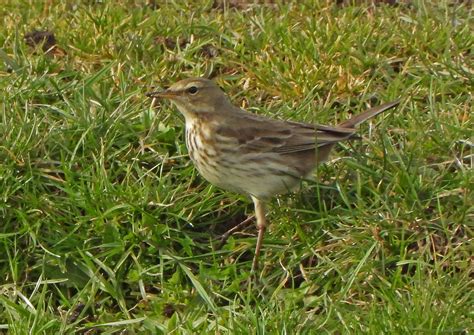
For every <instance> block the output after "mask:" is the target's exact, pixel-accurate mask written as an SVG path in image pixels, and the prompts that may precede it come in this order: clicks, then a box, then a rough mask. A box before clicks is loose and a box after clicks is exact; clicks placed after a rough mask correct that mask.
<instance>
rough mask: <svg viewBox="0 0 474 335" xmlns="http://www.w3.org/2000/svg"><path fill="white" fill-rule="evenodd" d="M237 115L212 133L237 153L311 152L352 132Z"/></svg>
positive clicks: (344, 137) (344, 129)
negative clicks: (228, 142) (227, 140)
mask: <svg viewBox="0 0 474 335" xmlns="http://www.w3.org/2000/svg"><path fill="white" fill-rule="evenodd" d="M238 114H239V115H236V117H235V119H234V120H233V121H234V122H229V123H227V124H226V125H220V126H219V127H217V129H215V132H216V133H217V134H218V135H221V136H224V137H227V138H233V139H234V142H235V144H236V145H238V146H239V150H240V151H241V152H242V151H243V152H275V153H284V154H289V153H295V152H302V151H308V150H315V149H316V147H321V146H324V145H327V144H331V143H336V142H339V141H342V140H345V139H348V138H350V137H352V136H353V135H354V132H355V130H354V129H352V128H342V127H330V126H323V125H310V124H306V123H299V122H291V121H280V120H274V119H269V118H265V117H262V116H259V115H255V114H250V113H247V112H245V111H240V112H238Z"/></svg>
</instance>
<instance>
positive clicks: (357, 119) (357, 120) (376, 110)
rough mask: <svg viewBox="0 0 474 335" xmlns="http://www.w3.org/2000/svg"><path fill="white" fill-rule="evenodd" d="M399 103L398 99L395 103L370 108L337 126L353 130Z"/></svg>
mask: <svg viewBox="0 0 474 335" xmlns="http://www.w3.org/2000/svg"><path fill="white" fill-rule="evenodd" d="M399 103H400V99H397V100H395V101H392V102H387V103H385V104H383V105H380V106H375V107H372V108H370V109H368V110H366V111H365V112H363V113H360V114H357V115H356V116H353V117H352V118H350V119H349V120H346V121H344V122H343V123H341V124H339V127H343V128H355V127H357V126H358V125H359V124H361V123H362V122H364V121H365V120H368V119H370V118H371V117H374V116H376V115H378V114H380V113H382V112H385V111H386V110H388V109H391V108H393V107H396V106H398V104H399Z"/></svg>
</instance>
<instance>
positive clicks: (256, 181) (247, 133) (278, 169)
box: [147, 78, 399, 272]
mask: <svg viewBox="0 0 474 335" xmlns="http://www.w3.org/2000/svg"><path fill="white" fill-rule="evenodd" d="M147 96H148V97H152V98H165V99H169V100H171V101H172V102H173V103H174V104H175V105H176V107H177V108H178V110H179V111H180V112H181V113H182V114H183V115H184V118H185V122H186V146H187V148H188V151H189V156H190V158H191V160H192V161H193V162H194V165H195V166H196V168H197V169H198V171H199V172H200V173H201V174H202V175H203V176H204V178H206V179H207V180H208V181H209V182H211V183H212V184H214V185H216V186H218V187H221V188H223V189H226V190H230V191H233V192H238V193H242V194H246V195H249V196H250V197H251V198H252V201H253V203H254V206H255V216H256V219H257V229H258V237H257V244H256V247H255V254H254V259H253V263H252V271H253V272H255V270H256V269H257V267H258V258H259V254H260V249H261V246H262V242H263V236H264V233H265V229H266V226H267V221H266V217H265V203H266V202H267V201H268V200H269V199H271V198H272V197H273V196H275V195H278V194H282V193H286V192H288V191H291V190H293V189H294V188H295V187H297V186H299V185H300V182H301V180H302V179H303V178H306V177H308V175H310V174H311V172H312V171H313V169H314V168H315V167H316V166H317V165H318V164H319V163H322V162H324V161H326V160H327V159H328V156H329V152H330V151H331V149H332V148H333V146H334V145H335V144H336V143H337V142H339V141H342V140H349V139H354V138H357V136H356V134H355V132H356V129H355V127H356V126H357V125H359V124H360V123H361V122H363V121H365V120H367V119H369V118H371V117H373V116H375V115H377V114H379V113H382V112H383V111H386V110H388V109H390V108H393V107H395V106H397V105H398V104H399V101H393V102H389V103H386V104H383V105H380V106H377V107H374V108H371V109H369V110H367V111H365V112H364V113H361V114H358V115H356V116H354V117H352V118H351V119H349V120H346V121H344V122H343V123H341V124H339V125H338V126H336V127H332V126H324V125H319V124H307V123H300V122H293V121H282V120H276V119H271V118H268V117H264V116H260V115H256V114H252V113H249V112H247V111H245V110H243V109H241V108H239V107H236V106H234V105H232V103H231V102H230V101H229V99H228V98H227V96H226V95H225V93H224V92H223V91H222V90H221V89H220V88H219V87H218V86H217V85H216V84H215V83H214V82H213V81H211V80H208V79H204V78H190V79H185V80H181V81H178V82H177V83H175V84H173V85H171V86H170V87H169V88H168V89H166V90H164V91H157V92H150V93H147Z"/></svg>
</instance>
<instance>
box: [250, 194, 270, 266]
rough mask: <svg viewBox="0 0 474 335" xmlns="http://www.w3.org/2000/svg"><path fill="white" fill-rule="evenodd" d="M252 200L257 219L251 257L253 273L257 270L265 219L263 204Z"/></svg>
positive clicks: (253, 198) (254, 199) (255, 199)
mask: <svg viewBox="0 0 474 335" xmlns="http://www.w3.org/2000/svg"><path fill="white" fill-rule="evenodd" d="M252 200H253V203H254V205H255V217H256V218H257V229H258V237H257V246H256V247H255V255H254V256H253V263H252V272H253V273H255V272H256V271H257V268H258V256H259V255H260V249H261V248H262V243H263V236H264V235H265V229H266V225H267V219H266V218H265V203H264V202H263V201H262V200H259V199H257V198H255V197H252Z"/></svg>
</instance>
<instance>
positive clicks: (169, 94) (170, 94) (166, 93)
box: [145, 90, 178, 99]
mask: <svg viewBox="0 0 474 335" xmlns="http://www.w3.org/2000/svg"><path fill="white" fill-rule="evenodd" d="M145 95H146V96H147V97H149V98H164V99H173V98H174V97H176V96H177V95H178V92H174V91H170V90H163V91H155V92H148V93H146V94H145Z"/></svg>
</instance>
